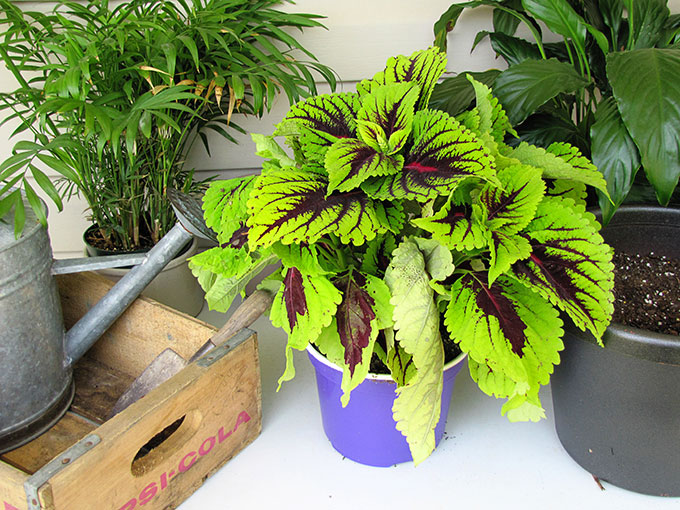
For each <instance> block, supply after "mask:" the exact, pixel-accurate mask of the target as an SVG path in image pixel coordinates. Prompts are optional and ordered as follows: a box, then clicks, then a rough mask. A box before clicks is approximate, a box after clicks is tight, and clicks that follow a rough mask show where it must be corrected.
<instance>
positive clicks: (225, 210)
mask: <svg viewBox="0 0 680 510" xmlns="http://www.w3.org/2000/svg"><path fill="white" fill-rule="evenodd" d="M254 182H255V177H254V176H251V177H241V178H236V179H227V180H223V181H214V182H213V183H211V184H210V187H209V188H208V189H207V190H206V192H205V195H204V197H203V211H204V218H205V224H206V225H207V226H208V227H210V228H211V229H213V230H214V231H215V232H216V233H217V240H218V241H219V242H220V243H221V244H229V245H230V246H232V247H234V248H240V247H241V246H243V244H244V243H245V240H246V228H245V226H246V220H247V218H248V209H247V206H246V204H247V202H248V197H249V196H250V192H251V190H252V189H253V185H254Z"/></svg>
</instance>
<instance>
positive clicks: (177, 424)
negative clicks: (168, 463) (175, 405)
mask: <svg viewBox="0 0 680 510" xmlns="http://www.w3.org/2000/svg"><path fill="white" fill-rule="evenodd" d="M201 418H202V415H201V413H200V412H199V411H198V410H193V411H190V412H188V413H187V414H185V415H184V416H181V417H180V418H177V419H176V420H174V421H173V422H172V423H170V424H169V425H168V426H166V427H164V428H163V429H162V430H161V431H160V432H158V433H157V434H155V435H154V436H153V437H152V438H151V439H149V440H148V441H147V442H146V443H144V445H143V446H142V447H141V448H140V449H139V450H138V451H137V453H136V454H135V457H134V459H132V464H131V466H130V467H131V472H132V475H133V476H136V477H139V476H143V475H145V474H146V473H148V472H149V471H151V470H152V469H154V468H155V467H157V466H158V465H159V464H161V463H162V462H164V461H165V460H166V459H167V457H168V456H170V455H172V454H173V453H175V452H176V451H177V449H178V448H180V447H181V446H182V445H184V444H185V443H186V442H187V441H188V440H189V439H191V437H192V436H193V435H194V434H195V433H196V431H197V430H198V426H199V425H200V423H201Z"/></svg>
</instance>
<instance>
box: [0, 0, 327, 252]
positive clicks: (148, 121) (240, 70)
mask: <svg viewBox="0 0 680 510" xmlns="http://www.w3.org/2000/svg"><path fill="white" fill-rule="evenodd" d="M280 3H282V2H280V1H279V0H259V1H253V0H179V1H177V2H167V1H162V0H131V1H129V2H125V3H121V4H113V5H109V2H108V1H107V0H87V1H86V2H85V3H82V2H72V1H68V0H67V1H62V2H59V3H57V5H56V6H55V7H54V9H53V10H51V11H49V12H28V11H22V10H21V9H20V8H19V7H17V6H16V5H14V4H13V3H12V2H10V1H9V0H0V10H1V13H0V57H2V59H3V61H4V63H5V66H6V67H7V68H8V69H9V70H10V71H11V73H12V74H13V75H14V77H15V79H16V80H17V82H18V88H17V89H16V90H14V91H13V92H11V93H7V94H2V95H0V109H2V110H4V112H5V113H6V116H5V118H4V119H3V122H9V121H14V122H16V123H17V124H18V127H17V128H16V130H15V131H14V135H19V136H20V137H21V138H22V139H21V140H20V141H18V142H17V143H16V144H15V145H14V148H13V152H12V155H11V156H10V157H9V158H8V159H7V160H6V161H5V162H4V163H2V165H0V182H1V183H2V184H1V185H0V217H2V216H3V215H4V214H5V213H6V212H7V211H9V210H10V209H12V207H13V206H16V208H17V209H18V211H17V214H15V220H16V224H15V231H16V232H17V234H18V233H19V232H20V231H21V229H22V221H23V214H21V212H22V211H21V208H22V205H21V204H22V203H21V200H19V196H20V191H19V188H22V189H23V190H24V192H25V193H26V195H27V198H28V200H29V203H30V204H31V205H32V207H33V209H35V210H36V213H37V214H38V215H39V216H40V218H41V220H42V221H43V223H44V222H45V218H44V213H43V211H42V208H41V207H40V206H39V205H38V204H39V200H38V198H37V195H36V193H35V190H34V186H35V184H37V186H39V187H40V188H42V190H44V192H45V193H46V194H47V195H48V196H49V197H50V198H51V199H52V200H53V201H54V202H55V203H56V205H57V206H58V207H59V208H60V209H61V206H62V199H63V198H64V197H69V196H70V195H71V194H72V193H78V194H80V195H81V196H82V197H83V198H84V199H85V201H86V202H87V204H88V207H89V213H90V216H91V219H92V222H93V224H94V225H96V228H95V229H94V233H93V237H94V238H96V239H98V240H99V243H100V245H101V247H103V248H108V249H114V250H116V249H124V250H133V249H139V248H146V247H149V246H151V245H153V244H155V243H156V242H157V241H158V240H159V239H160V238H161V237H162V236H163V235H164V234H165V233H166V232H167V231H168V230H169V229H170V228H171V227H172V225H173V224H174V222H175V217H174V214H173V212H172V209H171V207H170V205H169V202H168V200H166V198H165V190H166V189H167V187H168V186H172V187H175V188H178V189H182V190H184V191H191V190H193V189H195V188H197V187H200V186H201V185H202V183H200V182H198V183H197V182H194V180H193V171H192V170H191V169H186V168H184V164H183V163H184V159H185V157H186V155H187V152H188V151H189V149H190V148H191V146H192V145H193V144H194V143H195V142H196V140H199V139H200V140H201V141H202V142H203V144H204V145H205V148H206V150H208V153H209V137H208V133H209V131H211V130H212V131H213V132H216V133H217V134H218V135H221V136H222V137H223V138H224V139H226V140H228V141H232V142H233V141H235V140H234V138H233V137H232V134H231V133H233V131H232V130H236V131H243V130H242V129H241V128H240V127H239V126H238V125H237V124H235V123H234V122H233V118H232V116H233V114H234V112H237V111H238V112H241V113H245V114H254V115H261V114H262V113H263V112H264V111H265V110H268V109H269V107H270V105H271V101H272V99H273V97H274V95H275V94H276V93H277V92H279V91H281V90H283V91H284V92H285V93H286V95H287V97H288V99H289V101H291V102H294V101H297V100H298V99H300V98H301V97H305V96H307V95H308V94H309V93H315V92H316V86H315V79H314V76H313V74H312V71H316V72H318V73H320V74H321V76H322V77H323V78H324V79H325V80H327V81H328V82H329V83H330V84H331V87H334V85H335V81H334V75H333V73H332V72H331V71H330V70H329V69H328V68H327V67H325V66H323V65H321V64H319V63H317V62H316V59H315V58H314V56H313V55H312V54H311V53H309V52H308V51H307V50H305V48H303V47H302V46H301V45H300V43H299V42H298V41H297V40H296V39H295V38H294V37H293V36H292V35H290V33H288V32H287V30H288V29H290V28H293V29H300V30H302V29H304V28H307V27H317V26H321V25H320V23H319V22H318V21H317V18H318V16H315V15H311V14H294V13H286V12H281V11H279V10H276V9H275V8H274V7H275V6H277V5H278V4H280ZM300 56H302V57H304V59H308V60H304V59H300V58H299V57H300ZM46 167H47V168H49V169H51V170H52V171H55V172H56V173H58V174H59V176H60V177H61V179H59V180H58V181H57V182H56V184H55V183H53V182H52V181H51V180H50V179H49V178H48V177H47V175H46V173H45V169H46ZM30 177H32V178H33V179H31V178H30ZM33 183H35V184H33Z"/></svg>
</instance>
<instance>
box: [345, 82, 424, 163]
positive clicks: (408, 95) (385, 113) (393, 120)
mask: <svg viewBox="0 0 680 510" xmlns="http://www.w3.org/2000/svg"><path fill="white" fill-rule="evenodd" d="M419 91H420V88H419V87H418V85H416V84H415V83H392V84H390V85H383V86H380V87H375V88H374V89H373V90H372V91H371V92H370V93H369V94H367V95H365V96H363V97H362V98H361V109H360V110H359V113H358V116H357V132H358V135H359V138H360V139H361V140H362V141H363V142H364V143H366V144H367V145H369V146H370V147H372V148H373V149H375V150H376V151H378V152H381V153H383V154H388V155H389V154H394V153H396V152H399V151H400V150H401V149H402V148H403V147H404V144H405V143H406V140H407V138H408V136H409V134H410V133H411V124H412V123H413V115H414V114H415V111H414V108H415V104H416V101H417V100H418V92H419Z"/></svg>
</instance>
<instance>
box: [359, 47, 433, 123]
mask: <svg viewBox="0 0 680 510" xmlns="http://www.w3.org/2000/svg"><path fill="white" fill-rule="evenodd" d="M445 69H446V54H444V53H442V52H440V51H439V50H438V49H436V48H430V49H427V50H420V51H416V52H415V53H413V54H412V55H411V56H409V57H407V56H404V55H399V56H396V57H391V58H390V59H389V60H388V61H387V65H386V66H385V70H384V71H380V72H379V73H377V74H376V75H375V76H374V77H373V79H371V80H363V81H362V82H360V83H359V84H358V85H357V92H358V93H359V95H361V96H364V95H366V94H370V93H371V92H372V91H373V90H374V89H375V88H376V87H379V86H380V85H387V84H391V83H402V82H413V83H416V84H417V85H418V86H419V87H420V96H419V98H418V102H417V103H416V110H422V109H424V108H427V105H428V103H429V102H430V96H431V95H432V90H433V89H434V86H435V85H436V84H437V80H438V79H439V77H440V76H441V74H442V73H443V72H444V70H445Z"/></svg>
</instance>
